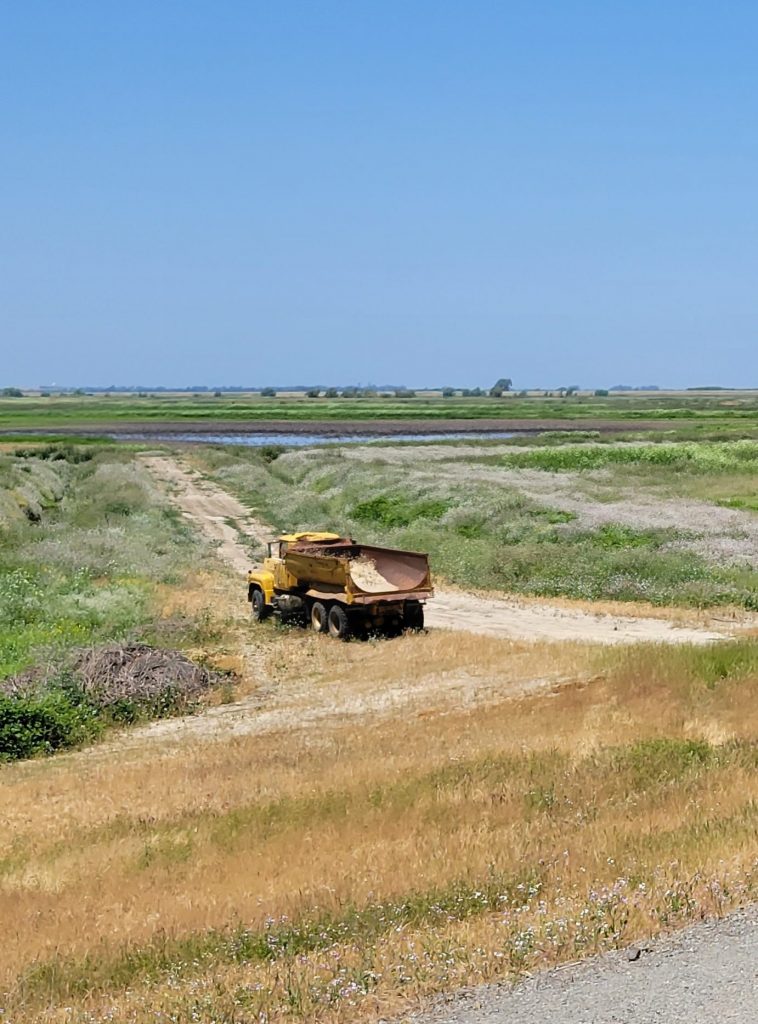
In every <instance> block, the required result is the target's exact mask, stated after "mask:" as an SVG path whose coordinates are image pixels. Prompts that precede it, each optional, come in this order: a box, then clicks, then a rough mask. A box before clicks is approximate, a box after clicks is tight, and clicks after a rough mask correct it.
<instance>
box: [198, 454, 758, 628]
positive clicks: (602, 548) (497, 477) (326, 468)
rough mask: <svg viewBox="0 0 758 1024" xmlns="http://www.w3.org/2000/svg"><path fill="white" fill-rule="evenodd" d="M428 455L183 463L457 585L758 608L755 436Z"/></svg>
mask: <svg viewBox="0 0 758 1024" xmlns="http://www.w3.org/2000/svg"><path fill="white" fill-rule="evenodd" d="M427 451H431V449H426V448H425V447H424V446H421V445H420V446H417V447H416V448H410V447H409V446H398V448H397V449H393V448H391V447H389V446H381V447H376V448H370V449H367V448H365V447H364V448H362V449H359V448H350V447H348V446H344V447H336V446H335V447H328V448H321V449H311V450H308V451H295V450H292V451H289V452H286V453H284V454H282V455H280V456H279V457H278V458H275V459H273V460H272V461H268V462H267V461H264V460H263V459H262V458H261V456H260V455H258V454H257V453H256V452H255V450H250V449H246V450H239V449H233V450H232V449H230V448H224V449H222V448H219V447H213V448H210V449H196V450H195V451H194V454H193V458H195V459H196V460H197V462H198V464H199V465H200V466H202V467H203V468H205V470H206V471H207V472H209V473H210V474H211V475H212V476H213V477H214V478H215V479H216V481H217V482H218V483H219V484H220V485H221V486H223V487H226V488H227V489H229V490H231V491H233V492H234V493H236V494H238V495H239V496H240V497H241V498H242V499H243V500H244V501H245V502H246V503H247V504H248V505H249V506H250V507H251V508H252V509H253V511H254V512H257V513H258V514H259V515H260V516H261V518H263V519H265V520H266V521H268V522H270V523H271V524H272V525H273V526H274V527H275V528H277V529H316V528H318V529H327V528H328V529H335V530H337V531H340V532H345V533H350V534H353V535H354V536H357V537H359V538H361V539H363V540H365V541H368V542H376V543H385V544H388V545H392V546H397V547H405V548H418V549H421V550H426V551H428V552H429V553H430V555H431V559H432V565H433V568H434V570H435V571H436V573H437V574H438V575H440V576H443V577H446V578H447V579H449V580H452V581H454V582H457V583H460V584H462V585H465V586H476V587H482V588H488V589H493V590H503V591H508V592H516V593H524V594H534V595H542V596H565V597H573V598H583V599H589V600H620V601H639V600H644V601H649V602H652V603H653V604H658V605H681V606H690V607H712V606H715V605H735V606H738V607H743V608H747V609H752V610H754V609H756V608H758V573H757V572H756V567H757V565H758V521H756V520H755V518H754V515H753V513H752V512H751V511H750V509H751V508H752V507H753V503H754V502H755V500H756V479H758V442H756V441H751V440H740V441H734V442H692V441H686V442H679V443H668V444H653V443H647V444H646V443H640V442H635V443H624V444H619V445H608V444H604V445H598V444H595V443H592V442H591V443H589V444H584V445H576V444H562V445H561V444H554V445H552V446H544V445H543V446H534V447H531V448H528V449H525V450H523V449H521V450H519V449H509V448H508V446H501V447H499V448H497V447H495V446H492V445H488V444H487V443H485V444H482V445H481V446H478V445H474V446H472V445H470V444H469V445H465V446H464V447H462V448H461V446H455V445H450V446H447V447H445V446H435V448H434V457H433V458H428V457H426V456H425V452H427ZM474 451H475V452H476V454H474V453H473V452H474ZM448 453H449V454H448Z"/></svg>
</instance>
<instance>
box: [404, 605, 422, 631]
mask: <svg viewBox="0 0 758 1024" xmlns="http://www.w3.org/2000/svg"><path fill="white" fill-rule="evenodd" d="M403 628H404V629H409V630H411V631H412V632H414V633H420V632H421V630H422V629H423V628H424V606H423V605H422V604H419V603H416V602H414V603H412V604H411V603H409V604H407V605H406V606H405V614H404V615H403Z"/></svg>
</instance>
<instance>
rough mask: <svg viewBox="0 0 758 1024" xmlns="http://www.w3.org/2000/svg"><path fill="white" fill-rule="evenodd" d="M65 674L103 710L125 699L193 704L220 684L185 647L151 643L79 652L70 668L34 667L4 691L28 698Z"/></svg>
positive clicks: (4, 686)
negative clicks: (169, 699) (168, 647)
mask: <svg viewBox="0 0 758 1024" xmlns="http://www.w3.org/2000/svg"><path fill="white" fill-rule="evenodd" d="M62 677H65V679H66V681H68V682H70V683H72V684H73V685H74V686H76V687H77V688H78V689H79V690H80V691H81V693H82V694H83V695H84V696H85V697H86V699H87V700H88V701H89V702H90V703H91V704H93V705H95V706H97V707H100V708H104V709H105V708H109V707H113V706H114V705H117V704H119V703H122V702H124V701H129V702H136V703H139V704H154V703H155V702H157V701H160V700H161V699H162V698H164V697H165V696H166V694H171V696H172V698H173V700H174V701H177V700H179V701H181V702H182V703H187V704H190V703H192V702H193V701H195V700H196V699H197V698H198V697H199V696H200V695H201V694H202V693H204V692H205V691H207V690H209V689H210V688H211V687H212V686H214V685H215V684H217V683H218V682H219V677H218V675H217V673H215V672H212V671H210V670H209V669H207V668H205V667H204V666H202V665H197V664H196V663H195V662H194V661H190V659H189V658H188V657H186V655H184V654H182V653H181V651H172V650H164V649H161V648H156V647H150V646H148V645H147V644H138V643H132V644H124V645H122V644H107V645H105V646H101V647H92V648H85V649H80V650H78V651H76V652H74V654H73V657H72V658H71V660H70V662H69V663H68V664H67V665H66V667H65V669H63V670H61V667H60V665H55V666H54V665H49V666H35V667H34V668H31V669H28V670H27V671H26V672H21V673H19V674H18V675H16V676H11V677H10V678H9V679H5V680H3V681H2V682H0V693H1V694H5V695H6V696H9V697H28V696H32V695H34V694H39V693H42V692H44V691H46V690H49V689H50V688H51V687H52V686H56V685H60V683H61V681H62Z"/></svg>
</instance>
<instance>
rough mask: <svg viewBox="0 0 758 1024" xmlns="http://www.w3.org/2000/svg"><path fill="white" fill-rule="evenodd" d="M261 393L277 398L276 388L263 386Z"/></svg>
mask: <svg viewBox="0 0 758 1024" xmlns="http://www.w3.org/2000/svg"><path fill="white" fill-rule="evenodd" d="M261 395H262V396H263V397H264V398H276V388H261Z"/></svg>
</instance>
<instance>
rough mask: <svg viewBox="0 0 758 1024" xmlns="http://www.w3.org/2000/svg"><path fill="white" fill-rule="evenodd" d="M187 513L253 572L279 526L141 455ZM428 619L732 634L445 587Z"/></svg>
mask: <svg viewBox="0 0 758 1024" xmlns="http://www.w3.org/2000/svg"><path fill="white" fill-rule="evenodd" d="M141 459H142V462H143V464H144V465H145V466H146V467H147V468H148V469H149V470H150V472H151V473H152V474H153V475H154V476H155V478H156V480H158V481H159V482H160V483H161V484H162V485H163V486H165V487H166V488H167V489H168V491H169V494H170V496H171V498H172V500H173V501H174V502H175V503H176V505H177V506H178V508H180V509H181V511H182V512H183V513H184V515H185V516H186V517H187V518H188V519H190V520H191V521H192V522H194V523H195V524H196V526H197V527H198V528H199V529H200V530H202V531H203V532H204V533H205V534H206V536H207V537H208V538H209V539H210V540H212V541H215V542H216V543H218V545H219V548H218V551H219V554H220V556H221V557H222V558H223V559H224V560H225V561H226V562H227V563H228V564H229V565H230V566H231V567H232V568H233V569H235V570H236V571H238V572H240V573H244V572H246V571H247V570H248V569H249V568H250V566H251V565H254V564H255V563H256V562H257V561H259V560H260V555H261V553H262V545H263V543H264V542H265V541H266V540H267V539H270V538H271V537H272V530H271V529H270V528H268V527H266V526H265V524H263V523H260V522H259V521H257V520H256V519H254V518H253V517H252V516H251V515H250V512H249V511H248V510H247V509H246V508H245V507H244V506H243V505H242V504H241V503H240V502H239V501H238V500H237V499H236V498H234V497H233V496H232V495H230V494H228V493H227V492H226V491H223V490H222V489H221V488H219V487H216V486H215V485H214V484H212V483H211V482H210V481H208V480H206V479H204V478H203V477H202V476H201V475H200V474H199V473H196V472H194V471H193V470H190V469H188V468H187V467H186V466H185V465H183V464H182V463H180V462H179V461H178V460H177V459H175V458H172V457H170V456H167V455H144V456H141ZM426 622H427V625H428V626H429V627H431V628H433V629H439V628H443V629H444V628H447V629H456V630H462V631H465V632H467V633H478V634H482V635H485V636H494V637H504V638H507V639H512V640H556V641H567V640H573V641H586V642H590V643H601V644H623V643H643V642H647V643H660V642H663V643H709V642H711V641H714V640H723V639H725V637H726V634H724V633H717V632H712V631H709V630H705V629H695V628H691V627H684V626H678V625H675V624H674V623H672V622H669V621H668V620H666V619H664V618H660V619H658V618H649V617H646V618H636V617H634V616H621V615H606V614H593V613H592V612H587V611H579V610H574V609H567V608H564V607H560V606H559V605H556V604H551V603H549V602H547V601H546V602H540V603H535V602H531V601H530V602H526V601H519V600H517V599H508V598H496V597H479V596H477V595H473V594H466V593H463V592H458V591H452V590H441V591H440V590H438V591H437V595H436V597H435V598H434V600H433V601H431V602H430V603H429V605H428V606H427V611H426Z"/></svg>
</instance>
